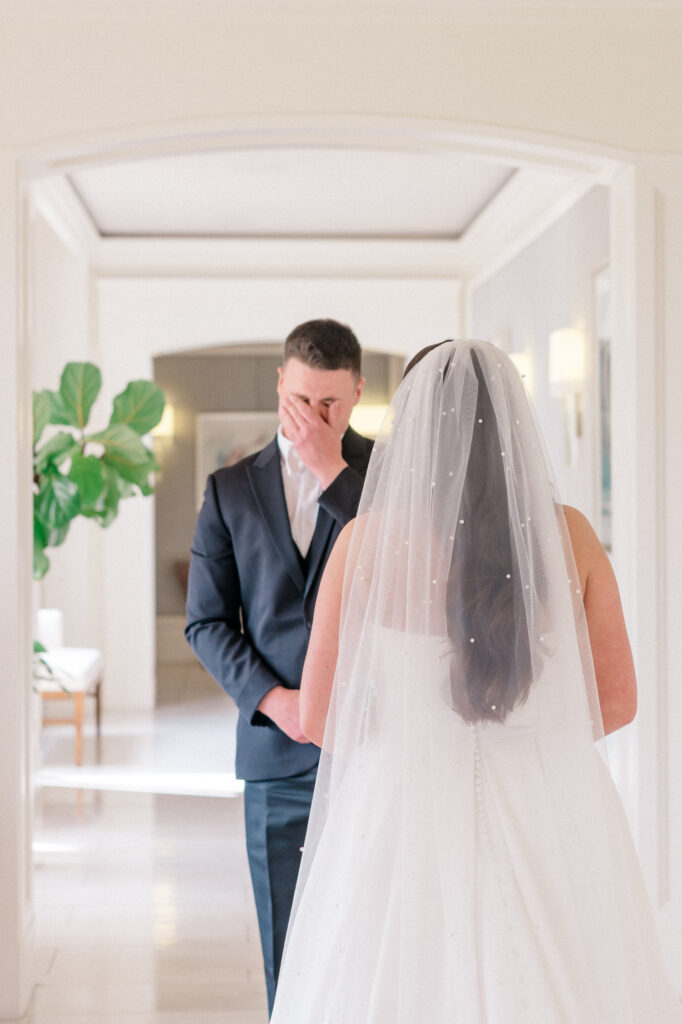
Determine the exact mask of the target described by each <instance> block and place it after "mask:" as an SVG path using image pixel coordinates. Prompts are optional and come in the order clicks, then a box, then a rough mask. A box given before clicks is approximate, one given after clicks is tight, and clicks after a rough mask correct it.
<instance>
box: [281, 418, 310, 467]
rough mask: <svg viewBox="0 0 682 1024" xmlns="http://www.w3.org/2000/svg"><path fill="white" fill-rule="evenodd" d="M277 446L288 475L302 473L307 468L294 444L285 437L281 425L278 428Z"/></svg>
mask: <svg viewBox="0 0 682 1024" xmlns="http://www.w3.org/2000/svg"><path fill="white" fill-rule="evenodd" d="M277 444H278V446H279V454H280V458H281V460H282V462H283V464H284V466H285V467H286V471H287V473H289V474H291V473H300V472H301V471H302V470H304V469H305V468H306V467H305V464H304V463H303V462H301V459H300V457H299V454H298V452H297V451H296V449H295V448H294V442H293V441H290V440H289V438H288V437H285V436H284V431H283V430H282V424H281V423H280V425H279V427H278V428H277Z"/></svg>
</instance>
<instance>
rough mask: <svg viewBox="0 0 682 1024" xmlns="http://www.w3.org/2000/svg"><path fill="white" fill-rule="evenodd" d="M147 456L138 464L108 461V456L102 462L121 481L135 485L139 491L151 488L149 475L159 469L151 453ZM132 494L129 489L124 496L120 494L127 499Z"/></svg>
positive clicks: (115, 460) (114, 460)
mask: <svg viewBox="0 0 682 1024" xmlns="http://www.w3.org/2000/svg"><path fill="white" fill-rule="evenodd" d="M147 455H148V457H147V459H146V460H145V462H140V463H131V462H124V461H123V460H117V459H110V458H109V456H108V455H105V456H104V461H105V462H106V463H107V464H108V465H110V466H111V468H112V469H115V470H116V472H117V473H118V474H119V476H121V477H122V478H123V480H127V481H129V482H130V483H131V484H136V485H137V486H138V487H139V488H140V489H142V488H143V487H151V484H150V483H149V474H150V473H153V472H154V471H155V470H157V469H158V468H159V465H158V463H157V461H156V459H155V458H154V456H153V455H152V454H151V452H148V453H147ZM150 493H151V492H150ZM132 494H133V491H132V489H130V490H129V491H128V493H126V494H124V493H123V492H121V497H122V498H127V497H129V496H130V495H132Z"/></svg>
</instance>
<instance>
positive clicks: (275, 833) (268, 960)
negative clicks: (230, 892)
mask: <svg viewBox="0 0 682 1024" xmlns="http://www.w3.org/2000/svg"><path fill="white" fill-rule="evenodd" d="M316 774H317V766H315V767H313V768H310V769H309V770H308V771H307V772H304V773H303V774H302V775H295V776H293V777H289V778H284V779H265V780H263V781H259V782H246V783H245V785H244V814H245V820H246V850H247V853H248V855H249V868H250V870H251V882H252V884H253V894H254V896H255V899H256V912H257V914H258V927H259V929H260V939H261V945H262V947H263V961H264V964H265V984H266V986H267V990H268V1007H269V1010H270V1013H272V1005H273V1003H274V1001H275V988H276V986H277V977H278V975H279V968H280V964H281V962H282V951H283V949H284V939H285V937H286V933H287V925H288V923H289V915H290V913H291V904H292V901H293V898H294V889H295V888H296V878H297V877H298V869H299V865H300V863H301V847H302V846H303V843H304V840H305V833H306V828H307V825H308V816H309V815H310V804H311V801H312V798H313V790H314V788H315V776H316Z"/></svg>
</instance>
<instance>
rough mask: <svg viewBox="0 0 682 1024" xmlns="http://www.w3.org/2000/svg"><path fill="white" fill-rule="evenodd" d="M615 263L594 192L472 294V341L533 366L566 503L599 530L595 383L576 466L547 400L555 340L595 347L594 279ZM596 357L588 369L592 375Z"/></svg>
mask: <svg viewBox="0 0 682 1024" xmlns="http://www.w3.org/2000/svg"><path fill="white" fill-rule="evenodd" d="M608 259H609V196H608V190H607V189H606V188H604V187H597V188H594V189H592V191H590V192H589V193H588V194H587V195H586V196H585V197H584V198H583V199H581V200H580V201H579V202H578V203H577V204H576V205H575V206H574V207H573V209H571V210H570V211H569V212H568V213H566V214H564V216H562V217H561V218H560V219H559V220H558V221H557V222H556V223H555V224H553V225H552V226H551V227H550V228H548V229H547V230H546V231H545V232H544V233H543V234H542V235H541V236H540V237H539V238H538V239H536V241H534V242H533V243H532V244H531V245H529V246H528V247H527V248H526V249H524V250H523V251H522V252H520V253H518V254H517V255H516V256H515V257H514V258H513V259H512V260H511V261H510V262H509V263H507V264H506V265H505V266H504V267H502V268H500V269H499V270H497V271H496V273H495V274H494V275H493V276H492V277H487V278H485V279H483V280H482V281H481V282H480V283H477V284H476V283H475V284H474V285H473V287H472V289H471V291H470V293H469V316H470V321H471V328H470V329H471V333H472V335H473V336H474V337H477V338H484V339H494V338H495V337H499V336H503V337H504V338H506V339H507V340H508V343H509V351H510V352H524V353H525V354H526V355H528V356H530V358H531V363H532V375H531V377H532V399H533V405H534V406H535V409H536V412H537V414H538V418H539V420H540V424H541V426H542V430H543V433H544V437H545V441H546V443H547V447H548V449H549V453H550V457H551V459H552V464H553V466H554V473H555V476H556V479H557V484H558V486H559V493H560V495H561V497H562V500H563V501H564V502H566V503H567V504H569V505H575V506H576V507H577V508H579V509H580V510H581V511H582V512H584V514H585V515H586V516H587V517H588V519H590V520H591V521H592V522H593V523H595V522H596V516H595V513H596V511H597V496H596V494H595V469H594V465H595V459H596V457H597V451H596V443H595V412H596V395H595V388H596V383H597V382H596V380H595V377H594V374H593V373H592V372H590V376H589V377H588V380H587V382H586V391H585V396H584V417H583V419H584V431H583V436H582V438H580V439H579V441H578V455H577V460H576V463H575V465H574V466H568V465H567V464H566V459H565V454H564V439H563V425H562V410H561V400H560V399H557V398H553V397H551V396H550V393H549V377H548V370H549V365H548V364H549V335H550V333H551V332H552V331H554V330H557V329H558V328H561V327H580V328H583V329H584V330H585V331H586V333H587V336H588V343H589V344H590V347H591V346H592V343H593V340H594V339H593V337H592V320H593V295H592V279H593V275H594V273H595V271H597V270H599V269H600V268H601V267H603V266H604V265H605V264H606V263H607V262H608ZM593 362H594V360H593V358H592V353H591V354H590V358H588V367H590V369H592V364H593Z"/></svg>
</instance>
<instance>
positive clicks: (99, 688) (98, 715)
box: [95, 679, 102, 737]
mask: <svg viewBox="0 0 682 1024" xmlns="http://www.w3.org/2000/svg"><path fill="white" fill-rule="evenodd" d="M101 693H102V680H101V679H99V680H98V681H97V688H96V690H95V722H96V724H97V736H98V737H99V735H100V723H101V710H102V708H101Z"/></svg>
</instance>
